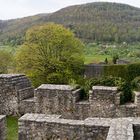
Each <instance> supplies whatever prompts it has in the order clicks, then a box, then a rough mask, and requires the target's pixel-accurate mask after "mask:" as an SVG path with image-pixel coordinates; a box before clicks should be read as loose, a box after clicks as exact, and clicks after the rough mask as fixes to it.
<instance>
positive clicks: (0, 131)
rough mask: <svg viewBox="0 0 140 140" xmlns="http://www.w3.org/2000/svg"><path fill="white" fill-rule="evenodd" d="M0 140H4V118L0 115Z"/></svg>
mask: <svg viewBox="0 0 140 140" xmlns="http://www.w3.org/2000/svg"><path fill="white" fill-rule="evenodd" d="M0 140H6V116H2V115H0Z"/></svg>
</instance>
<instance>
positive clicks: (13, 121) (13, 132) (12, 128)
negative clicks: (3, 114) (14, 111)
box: [7, 116, 18, 140]
mask: <svg viewBox="0 0 140 140" xmlns="http://www.w3.org/2000/svg"><path fill="white" fill-rule="evenodd" d="M7 140H18V118H16V117H11V116H8V117H7Z"/></svg>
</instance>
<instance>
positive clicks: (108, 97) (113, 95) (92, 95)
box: [30, 84, 140, 120]
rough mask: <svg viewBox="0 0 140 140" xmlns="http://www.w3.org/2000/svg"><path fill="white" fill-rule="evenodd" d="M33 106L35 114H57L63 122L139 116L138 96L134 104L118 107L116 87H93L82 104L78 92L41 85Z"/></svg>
mask: <svg viewBox="0 0 140 140" xmlns="http://www.w3.org/2000/svg"><path fill="white" fill-rule="evenodd" d="M34 102H35V112H36V113H43V114H58V115H62V116H63V118H67V119H80V120H81V119H85V118H87V117H105V118H108V117H111V118H115V117H138V116H140V93H135V102H134V103H131V104H126V105H120V92H118V90H117V88H116V87H104V86H94V87H93V88H92V90H91V91H90V92H89V99H88V100H85V101H82V100H80V89H74V88H73V87H71V86H66V85H49V84H48V85H42V86H40V87H39V88H37V89H36V91H35V98H34ZM30 112H31V111H30Z"/></svg>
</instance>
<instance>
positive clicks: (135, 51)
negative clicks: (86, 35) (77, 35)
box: [84, 43, 140, 64]
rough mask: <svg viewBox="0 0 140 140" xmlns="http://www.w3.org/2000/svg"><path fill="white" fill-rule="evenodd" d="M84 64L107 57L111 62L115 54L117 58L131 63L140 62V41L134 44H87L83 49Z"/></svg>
mask: <svg viewBox="0 0 140 140" xmlns="http://www.w3.org/2000/svg"><path fill="white" fill-rule="evenodd" d="M84 54H85V64H89V63H99V62H104V61H105V59H106V58H107V59H108V62H109V63H111V61H112V58H113V56H115V55H117V56H118V57H119V59H122V60H127V61H129V62H131V63H133V62H140V43H136V44H127V45H124V44H115V45H113V44H112V45H102V44H100V45H97V44H87V45H86V46H85V50H84Z"/></svg>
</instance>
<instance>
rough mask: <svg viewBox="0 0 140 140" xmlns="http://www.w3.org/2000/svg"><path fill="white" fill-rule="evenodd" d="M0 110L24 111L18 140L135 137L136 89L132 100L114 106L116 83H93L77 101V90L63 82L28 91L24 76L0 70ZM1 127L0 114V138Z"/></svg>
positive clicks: (138, 126) (139, 108) (138, 124)
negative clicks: (109, 84)
mask: <svg viewBox="0 0 140 140" xmlns="http://www.w3.org/2000/svg"><path fill="white" fill-rule="evenodd" d="M29 113H30V114H29ZM0 114H3V115H14V116H22V115H24V116H22V117H21V118H20V119H19V140H140V118H139V117H140V93H139V92H135V99H134V103H129V104H125V105H120V92H119V91H118V90H117V88H116V87H104V86H94V87H93V88H92V90H91V91H89V99H87V100H81V89H77V88H74V87H72V86H69V85H52V84H43V85H41V86H40V87H38V88H37V89H35V90H34V89H33V87H32V85H31V82H30V80H29V79H28V78H27V77H26V76H25V75H22V74H2V75H0ZM130 117H131V118H130ZM5 127H6V123H5V116H1V117H0V140H5V139H6V128H5Z"/></svg>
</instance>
